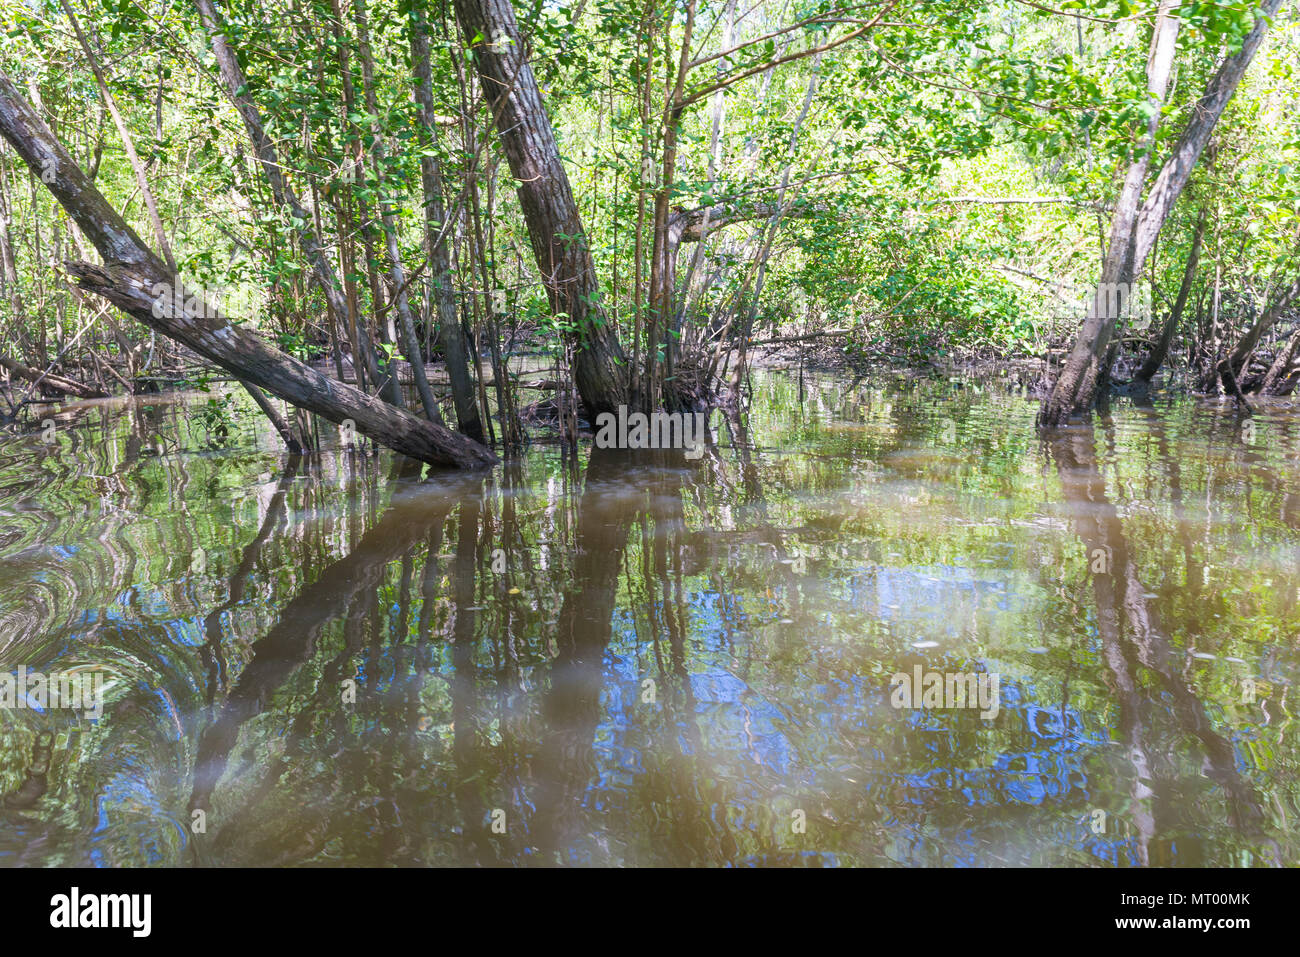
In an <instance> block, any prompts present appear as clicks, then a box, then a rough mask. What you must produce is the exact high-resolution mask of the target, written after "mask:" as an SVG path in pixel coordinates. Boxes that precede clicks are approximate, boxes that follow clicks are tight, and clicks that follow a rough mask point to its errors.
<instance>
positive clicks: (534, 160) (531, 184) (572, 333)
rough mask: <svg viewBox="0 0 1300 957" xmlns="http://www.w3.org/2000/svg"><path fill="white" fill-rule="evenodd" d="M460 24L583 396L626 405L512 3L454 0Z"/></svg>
mask: <svg viewBox="0 0 1300 957" xmlns="http://www.w3.org/2000/svg"><path fill="white" fill-rule="evenodd" d="M455 7H456V19H457V20H458V21H459V22H460V28H461V30H462V31H463V32H464V34H465V38H466V41H467V42H468V43H469V45H470V46H471V47H472V48H473V51H474V66H475V69H476V70H477V71H478V75H479V79H480V81H481V82H482V88H483V95H484V97H485V98H486V99H487V102H488V103H489V105H490V106H491V108H492V116H493V121H494V122H495V124H496V128H497V132H498V134H499V136H500V139H501V147H502V150H503V151H504V152H505V155H506V160H507V161H508V162H509V163H510V171H511V172H512V173H513V174H514V177H515V180H516V181H517V182H518V184H519V185H518V191H519V204H520V206H521V207H522V209H523V213H524V221H525V222H526V224H527V226H528V235H529V238H530V239H531V241H532V245H533V256H534V257H535V258H536V260H537V267H538V270H539V271H540V272H541V274H542V282H543V285H545V287H546V294H547V299H548V300H549V302H550V306H551V310H552V312H553V313H554V314H555V315H556V316H557V317H559V316H561V315H564V316H567V317H568V319H567V322H566V323H565V324H566V325H567V326H568V327H569V331H568V332H566V334H565V338H566V340H567V341H568V342H570V343H571V344H572V345H573V346H574V347H575V354H574V363H573V371H574V378H575V380H576V382H577V386H578V393H579V394H580V395H581V396H582V399H583V401H584V402H585V403H586V405H587V407H588V410H589V411H590V412H591V413H593V414H598V413H600V412H613V411H615V410H616V409H617V407H618V406H620V405H626V404H627V401H628V376H627V359H626V356H625V354H624V352H623V347H622V345H621V344H620V343H619V341H618V335H617V334H616V332H615V331H614V328H613V327H612V326H611V325H610V324H609V320H608V317H607V316H606V315H605V310H604V307H603V306H602V305H601V304H600V285H599V283H598V282H597V279H596V267H595V265H594V263H593V262H592V258H591V249H590V248H589V247H588V245H587V237H586V234H585V233H584V231H583V228H582V218H581V216H579V214H578V207H577V204H576V203H575V202H574V200H573V191H572V189H571V188H570V186H569V177H568V174H566V173H565V171H564V165H563V163H562V162H561V160H560V151H559V148H558V146H557V145H556V142H555V133H554V131H553V130H552V129H551V121H550V119H549V118H548V117H547V115H546V109H545V107H544V106H543V104H542V96H541V92H540V91H539V90H538V88H537V79H536V78H535V77H534V76H533V71H532V68H531V67H530V66H529V65H528V63H527V61H526V60H525V59H524V46H523V40H522V39H521V38H520V36H519V27H518V25H517V24H516V22H515V14H514V10H513V9H512V8H511V6H510V0H455Z"/></svg>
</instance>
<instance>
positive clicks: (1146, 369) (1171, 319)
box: [1133, 209, 1206, 388]
mask: <svg viewBox="0 0 1300 957" xmlns="http://www.w3.org/2000/svg"><path fill="white" fill-rule="evenodd" d="M1205 221H1206V214H1205V210H1204V209H1202V210H1201V215H1200V217H1199V218H1198V219H1197V220H1196V232H1195V233H1194V234H1193V236H1192V249H1191V251H1190V252H1189V253H1188V254H1187V265H1186V267H1184V269H1183V281H1182V283H1181V284H1180V285H1179V287H1178V298H1177V299H1175V300H1174V307H1173V308H1172V309H1171V310H1169V315H1168V317H1167V318H1166V319H1165V325H1164V328H1163V329H1161V330H1160V338H1159V339H1158V340H1156V344H1155V345H1154V346H1152V347H1151V352H1150V353H1149V354H1148V355H1147V358H1146V361H1145V362H1144V363H1142V368H1140V369H1138V371H1137V374H1136V375H1135V376H1134V377H1133V379H1134V381H1135V382H1136V383H1138V385H1139V388H1143V387H1146V386H1149V385H1150V384H1151V380H1152V379H1154V378H1155V375H1156V373H1157V372H1159V371H1160V367H1161V366H1162V365H1163V364H1164V361H1165V357H1166V356H1168V355H1169V345H1170V343H1172V342H1173V341H1174V333H1175V332H1177V331H1178V323H1179V322H1180V321H1181V320H1182V317H1183V309H1184V308H1186V306H1187V297H1188V296H1189V295H1190V294H1191V292H1192V280H1194V279H1195V278H1196V267H1197V265H1198V264H1199V263H1200V260H1201V240H1202V239H1204V238H1205Z"/></svg>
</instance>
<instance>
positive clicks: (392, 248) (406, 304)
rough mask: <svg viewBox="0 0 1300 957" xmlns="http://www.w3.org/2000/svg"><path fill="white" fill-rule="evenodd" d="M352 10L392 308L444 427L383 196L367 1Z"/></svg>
mask: <svg viewBox="0 0 1300 957" xmlns="http://www.w3.org/2000/svg"><path fill="white" fill-rule="evenodd" d="M353 10H354V11H355V12H356V21H357V46H358V50H359V52H360V55H361V84H362V91H363V93H364V95H365V100H366V113H367V114H369V115H370V116H371V117H372V119H371V125H370V133H371V148H370V156H371V161H372V168H373V169H374V171H375V183H376V185H377V187H378V192H379V196H378V199H377V202H378V203H379V218H380V222H381V223H382V225H383V230H384V246H385V249H386V251H387V252H388V275H389V278H390V280H391V281H392V284H393V301H392V302H391V303H389V307H390V308H391V309H393V310H395V311H396V312H397V321H398V327H399V331H400V336H399V338H400V339H401V341H402V345H403V347H404V348H405V349H406V358H407V361H409V362H410V363H411V376H412V377H413V378H414V379H415V391H416V392H417V393H419V396H420V404H421V405H422V406H423V407H424V414H425V415H427V416H428V417H429V420H430V421H432V422H437V423H438V424H439V425H442V424H443V421H442V413H441V412H440V411H439V409H438V402H437V400H436V399H434V397H433V390H432V389H430V388H429V379H428V377H427V376H426V375H425V374H424V356H423V355H422V354H421V353H420V340H419V339H418V338H417V337H416V334H415V319H414V317H413V316H412V315H411V302H410V299H409V298H408V297H407V295H406V271H405V270H404V269H403V268H402V255H401V251H400V250H399V249H398V247H397V217H395V216H394V215H393V209H392V206H391V205H390V203H389V202H388V200H387V199H386V198H385V196H384V188H385V186H386V184H385V182H384V159H385V153H386V151H385V149H384V131H383V129H382V128H381V127H380V124H379V103H378V97H377V96H376V95H375V60H374V56H373V54H372V53H371V52H370V25H369V22H368V18H367V15H366V0H354V3H353Z"/></svg>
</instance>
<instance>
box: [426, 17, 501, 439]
mask: <svg viewBox="0 0 1300 957" xmlns="http://www.w3.org/2000/svg"><path fill="white" fill-rule="evenodd" d="M428 29H429V18H428V14H427V11H426V10H425V9H424V4H423V3H420V4H417V9H415V10H413V12H412V15H411V23H410V30H411V72H412V74H413V75H414V77H415V103H416V115H417V116H418V117H419V120H420V122H421V123H422V124H423V125H424V128H425V130H426V132H427V133H428V134H429V137H430V139H431V140H432V145H433V146H435V147H436V146H437V136H438V133H437V119H436V115H435V113H434V107H433V67H432V64H431V57H430V53H429V34H428V32H427V31H428ZM420 182H421V185H422V187H423V190H424V235H425V243H426V245H427V246H428V255H429V284H430V288H431V290H432V293H433V295H432V299H433V303H432V306H433V309H434V310H436V312H437V316H438V336H439V339H440V340H441V342H442V352H443V355H444V356H445V357H446V359H447V378H448V379H450V380H451V397H452V402H453V403H454V404H455V407H456V428H457V429H459V430H460V431H461V432H462V433H463V434H465V435H468V436H469V437H470V438H471V439H473V440H474V441H476V442H482V441H483V422H482V420H481V418H480V417H479V409H478V401H477V399H476V397H475V393H474V379H473V377H472V376H471V375H470V371H469V342H468V339H467V338H466V336H465V330H464V329H462V328H461V325H460V318H459V317H458V316H457V314H456V293H455V290H454V289H453V288H452V281H451V253H450V248H449V243H448V241H447V240H448V235H449V233H450V232H451V230H450V224H449V223H448V222H447V213H446V211H445V209H444V207H443V202H442V166H441V164H440V163H439V162H438V158H437V157H436V156H426V155H421V156H420ZM431 318H432V317H431Z"/></svg>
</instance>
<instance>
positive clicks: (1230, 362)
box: [1215, 278, 1300, 391]
mask: <svg viewBox="0 0 1300 957" xmlns="http://www.w3.org/2000/svg"><path fill="white" fill-rule="evenodd" d="M1298 298H1300V278H1297V279H1296V280H1295V281H1294V282H1292V283H1291V285H1289V286H1286V287H1285V288H1283V289H1279V290H1278V291H1277V292H1276V293H1274V295H1273V298H1272V299H1271V300H1270V301H1269V304H1268V307H1267V308H1266V309H1265V310H1264V311H1263V312H1261V313H1260V314H1259V317H1258V318H1257V319H1256V320H1255V321H1254V322H1253V323H1251V325H1250V328H1249V329H1247V330H1246V331H1245V333H1243V334H1242V337H1241V338H1240V339H1238V340H1237V344H1236V345H1235V346H1234V347H1233V349H1232V351H1231V352H1230V353H1228V355H1226V356H1224V357H1223V358H1222V359H1220V360H1219V361H1218V363H1216V365H1215V370H1216V371H1217V372H1218V373H1219V375H1220V377H1222V379H1223V383H1224V385H1225V386H1228V388H1229V391H1232V389H1233V388H1234V386H1233V383H1235V382H1236V381H1237V379H1238V377H1239V376H1240V375H1241V372H1242V370H1243V369H1244V368H1245V367H1246V362H1247V361H1248V360H1249V359H1250V356H1251V353H1253V352H1254V351H1255V347H1256V346H1258V345H1259V341H1260V340H1261V339H1262V338H1264V335H1265V334H1266V333H1267V332H1269V330H1271V329H1272V328H1273V327H1274V326H1275V325H1277V323H1278V320H1279V319H1281V318H1282V315H1283V313H1285V312H1286V311H1287V310H1288V309H1290V308H1291V304H1292V303H1293V302H1295V301H1296V299H1298Z"/></svg>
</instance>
